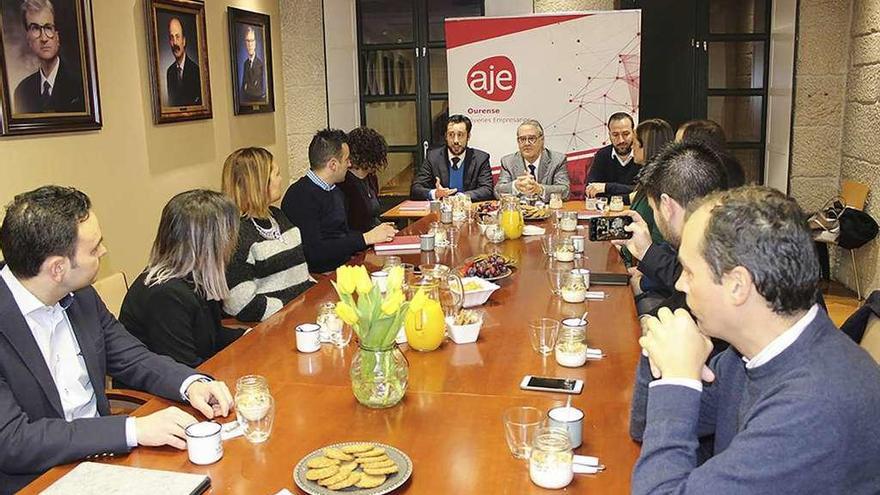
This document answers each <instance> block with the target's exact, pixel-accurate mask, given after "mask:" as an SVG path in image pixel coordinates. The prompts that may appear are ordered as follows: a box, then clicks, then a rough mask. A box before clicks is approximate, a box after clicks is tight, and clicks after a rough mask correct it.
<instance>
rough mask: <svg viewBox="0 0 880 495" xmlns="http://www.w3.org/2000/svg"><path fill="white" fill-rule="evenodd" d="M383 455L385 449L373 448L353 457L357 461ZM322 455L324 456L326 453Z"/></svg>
mask: <svg viewBox="0 0 880 495" xmlns="http://www.w3.org/2000/svg"><path fill="white" fill-rule="evenodd" d="M384 453H385V449H383V448H381V447H375V448H373V450H368V451H366V452H361V453H359V454H355V457H357V458H358V459H360V458H363V457H378V456H380V455H382V454H384ZM324 455H326V453H325V454H324ZM327 457H330V456H327ZM334 459H335V458H334Z"/></svg>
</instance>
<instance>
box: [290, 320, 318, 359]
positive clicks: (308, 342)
mask: <svg viewBox="0 0 880 495" xmlns="http://www.w3.org/2000/svg"><path fill="white" fill-rule="evenodd" d="M320 348H321V325H318V324H317V323H303V324H302V325H297V326H296V350H298V351H299V352H315V351H317V350H318V349H320Z"/></svg>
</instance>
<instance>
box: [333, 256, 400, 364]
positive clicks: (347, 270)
mask: <svg viewBox="0 0 880 495" xmlns="http://www.w3.org/2000/svg"><path fill="white" fill-rule="evenodd" d="M403 275H404V271H403V267H402V266H395V267H393V268H391V269H390V270H389V273H388V283H387V289H386V292H385V296H384V297H383V296H382V294H381V293H380V292H379V287H378V286H375V285H373V282H372V281H371V280H370V274H369V273H367V269H366V268H364V266H363V265H360V266H344V265H343V266H340V267H339V268H337V269H336V282H331V283H333V288H334V289H336V293H337V294H338V295H339V302H338V303H337V304H336V315H337V316H339V318H340V319H342V321H344V322H345V323H347V324H349V325H351V326H352V327H353V328H354V331H355V333H356V334H357V336H358V340H360V342H361V345H363V346H365V347H368V348H371V349H386V348H388V347H390V346H391V345H392V344H393V343H394V339H395V337H397V331H398V330H399V329H400V325H401V324H402V323H403V318H404V315H405V314H406V308H407V306H408V305H409V303H408V302H406V297H404V295H403ZM355 294H357V296H358V297H357V300H355V298H354V296H355Z"/></svg>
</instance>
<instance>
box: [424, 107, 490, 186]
mask: <svg viewBox="0 0 880 495" xmlns="http://www.w3.org/2000/svg"><path fill="white" fill-rule="evenodd" d="M470 137H471V119H469V118H467V117H465V116H464V115H452V116H450V117H449V119H447V121H446V146H444V147H442V148H435V149H433V150H431V151H428V154H427V155H426V156H425V161H424V162H422V166H421V167H420V168H419V171H418V173H416V175H415V177H414V178H413V182H412V187H411V188H410V196H411V197H412V198H413V199H418V200H425V199H427V200H432V199H443V198H444V197H446V196H451V195H453V194H456V193H459V192H460V193H462V194H466V195H468V196H470V197H471V200H472V201H486V200H489V199H492V169H491V168H489V154H488V153H486V152H485V151H481V150H478V149H475V148H468V145H467V144H468V140H469V139H470Z"/></svg>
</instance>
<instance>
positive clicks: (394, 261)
mask: <svg viewBox="0 0 880 495" xmlns="http://www.w3.org/2000/svg"><path fill="white" fill-rule="evenodd" d="M401 264H402V262H401V261H400V256H386V257H385V264H384V265H382V271H384V272H386V273H387V272H388V270H390V269H391V268H392V267H395V266H399V265H401Z"/></svg>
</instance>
